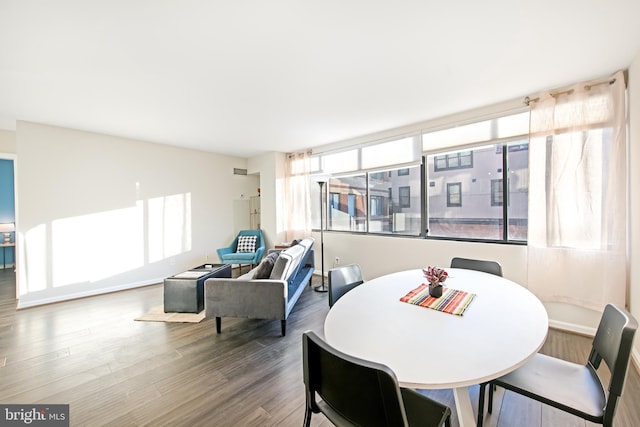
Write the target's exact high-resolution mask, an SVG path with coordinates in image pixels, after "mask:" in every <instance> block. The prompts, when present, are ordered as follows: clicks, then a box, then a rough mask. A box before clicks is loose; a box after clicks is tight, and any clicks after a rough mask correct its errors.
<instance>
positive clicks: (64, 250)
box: [51, 201, 144, 288]
mask: <svg viewBox="0 0 640 427" xmlns="http://www.w3.org/2000/svg"><path fill="white" fill-rule="evenodd" d="M143 231H144V206H143V202H142V201H138V202H137V203H136V206H135V207H131V208H125V209H117V210H113V211H108V212H100V213H96V214H91V215H84V216H78V217H73V218H64V219H59V220H55V221H54V222H53V223H52V226H51V271H52V283H53V287H54V288H57V287H60V286H67V285H71V284H74V283H84V282H95V281H98V280H101V279H104V278H106V277H111V276H114V275H116V274H119V273H124V272H126V271H129V270H133V269H135V268H139V267H141V266H142V265H143V264H144V240H143V239H144V232H143Z"/></svg>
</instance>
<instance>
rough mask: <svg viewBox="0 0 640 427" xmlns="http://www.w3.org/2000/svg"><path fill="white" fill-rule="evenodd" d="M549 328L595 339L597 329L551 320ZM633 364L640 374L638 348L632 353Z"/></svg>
mask: <svg viewBox="0 0 640 427" xmlns="http://www.w3.org/2000/svg"><path fill="white" fill-rule="evenodd" d="M549 327H550V328H554V329H559V330H562V331H566V332H573V333H575V334H580V335H585V336H588V337H594V336H595V335H596V329H595V328H589V327H586V326H582V325H576V324H574V323H568V322H560V321H558V320H549ZM631 362H632V363H631V364H632V365H633V367H634V368H635V369H636V371H637V372H638V373H639V374H640V351H638V350H637V349H636V348H634V349H633V351H632V352H631Z"/></svg>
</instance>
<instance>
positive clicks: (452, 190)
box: [447, 182, 462, 208]
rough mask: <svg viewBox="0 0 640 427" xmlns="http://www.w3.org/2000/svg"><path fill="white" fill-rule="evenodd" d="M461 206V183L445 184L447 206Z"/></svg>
mask: <svg viewBox="0 0 640 427" xmlns="http://www.w3.org/2000/svg"><path fill="white" fill-rule="evenodd" d="M460 206H462V184H461V183H459V182H450V183H448V184H447V207H449V208H451V207H460Z"/></svg>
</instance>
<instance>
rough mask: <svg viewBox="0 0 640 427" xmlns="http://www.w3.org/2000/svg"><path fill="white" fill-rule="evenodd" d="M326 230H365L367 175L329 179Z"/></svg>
mask: <svg viewBox="0 0 640 427" xmlns="http://www.w3.org/2000/svg"><path fill="white" fill-rule="evenodd" d="M327 211H328V222H327V229H328V230H340V231H366V225H367V177H366V175H352V176H344V177H340V178H331V180H330V181H329V206H328V210H327Z"/></svg>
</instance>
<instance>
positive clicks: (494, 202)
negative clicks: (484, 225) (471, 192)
mask: <svg viewBox="0 0 640 427" xmlns="http://www.w3.org/2000/svg"><path fill="white" fill-rule="evenodd" d="M491 206H502V179H492V180H491Z"/></svg>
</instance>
